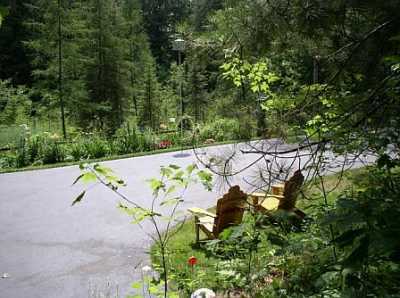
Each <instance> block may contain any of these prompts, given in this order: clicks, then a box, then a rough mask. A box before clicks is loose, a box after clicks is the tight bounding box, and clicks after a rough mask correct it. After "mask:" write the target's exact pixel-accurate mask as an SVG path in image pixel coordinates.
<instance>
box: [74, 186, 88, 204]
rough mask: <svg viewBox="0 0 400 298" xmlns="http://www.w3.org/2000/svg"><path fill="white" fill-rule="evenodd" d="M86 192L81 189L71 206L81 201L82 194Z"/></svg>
mask: <svg viewBox="0 0 400 298" xmlns="http://www.w3.org/2000/svg"><path fill="white" fill-rule="evenodd" d="M85 193H86V190H84V191H82V192H81V193H80V194H79V196H77V197H76V199H75V200H74V201H73V202H72V204H71V206H74V205H75V204H76V203H79V202H80V201H82V199H83V197H84V195H85Z"/></svg>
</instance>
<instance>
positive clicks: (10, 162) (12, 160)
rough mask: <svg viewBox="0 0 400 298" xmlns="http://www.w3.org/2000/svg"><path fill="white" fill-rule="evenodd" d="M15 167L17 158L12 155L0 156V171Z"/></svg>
mask: <svg viewBox="0 0 400 298" xmlns="http://www.w3.org/2000/svg"><path fill="white" fill-rule="evenodd" d="M16 166H17V158H16V156H15V155H14V154H5V155H3V156H0V169H6V168H15V167H16Z"/></svg>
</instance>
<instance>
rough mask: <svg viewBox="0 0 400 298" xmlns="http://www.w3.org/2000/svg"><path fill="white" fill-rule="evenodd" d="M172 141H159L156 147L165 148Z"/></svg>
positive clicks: (169, 145)
mask: <svg viewBox="0 0 400 298" xmlns="http://www.w3.org/2000/svg"><path fill="white" fill-rule="evenodd" d="M171 145H172V142H171V141H170V140H163V141H161V142H160V143H158V148H159V149H166V148H168V147H171Z"/></svg>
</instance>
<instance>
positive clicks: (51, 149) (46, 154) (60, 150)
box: [40, 140, 66, 164]
mask: <svg viewBox="0 0 400 298" xmlns="http://www.w3.org/2000/svg"><path fill="white" fill-rule="evenodd" d="M40 157H41V160H42V162H43V164H53V163H57V162H62V161H64V159H65V157H66V151H65V149H64V146H62V145H60V144H58V143H57V141H55V140H45V141H44V142H43V143H42V146H41V152H40Z"/></svg>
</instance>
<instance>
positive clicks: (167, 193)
mask: <svg viewBox="0 0 400 298" xmlns="http://www.w3.org/2000/svg"><path fill="white" fill-rule="evenodd" d="M175 190H176V186H175V185H171V186H170V187H168V189H167V191H166V192H165V195H169V194H171V193H173V192H174V191H175Z"/></svg>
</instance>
